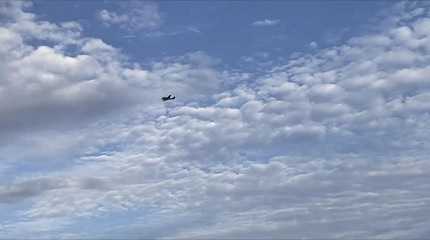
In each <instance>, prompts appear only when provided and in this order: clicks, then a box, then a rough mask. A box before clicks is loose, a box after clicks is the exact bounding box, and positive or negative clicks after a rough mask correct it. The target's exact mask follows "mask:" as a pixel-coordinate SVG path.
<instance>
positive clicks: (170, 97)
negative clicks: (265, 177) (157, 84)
mask: <svg viewBox="0 0 430 240" xmlns="http://www.w3.org/2000/svg"><path fill="white" fill-rule="evenodd" d="M175 98H176V97H175V96H173V97H172V95H171V94H169V96H167V97H162V98H161V100H163V102H165V101H168V100H173V99H175Z"/></svg>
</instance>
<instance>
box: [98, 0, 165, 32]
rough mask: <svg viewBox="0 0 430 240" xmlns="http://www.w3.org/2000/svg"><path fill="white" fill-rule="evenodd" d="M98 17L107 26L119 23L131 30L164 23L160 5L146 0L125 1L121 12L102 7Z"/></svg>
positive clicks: (155, 27) (148, 28) (149, 28)
mask: <svg viewBox="0 0 430 240" xmlns="http://www.w3.org/2000/svg"><path fill="white" fill-rule="evenodd" d="M97 19H98V20H100V21H101V22H102V23H104V24H105V25H107V26H111V25H117V26H119V27H120V28H122V29H124V30H127V31H131V32H135V31H139V30H154V29H158V28H159V27H160V25H161V23H162V18H161V15H160V13H159V9H158V5H157V4H156V3H154V2H146V1H129V2H126V3H123V4H121V5H120V9H119V12H118V11H109V10H107V9H102V10H100V11H99V12H98V13H97Z"/></svg>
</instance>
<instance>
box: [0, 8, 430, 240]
mask: <svg viewBox="0 0 430 240" xmlns="http://www.w3.org/2000/svg"><path fill="white" fill-rule="evenodd" d="M424 7H425V6H423V8H424ZM393 9H394V10H392V11H393V13H396V14H389V16H402V17H401V18H397V17H395V18H394V19H393V18H391V17H388V19H389V20H390V21H389V23H390V24H388V26H389V27H387V26H386V25H384V27H381V29H379V30H378V31H377V32H372V33H368V34H364V35H362V36H357V37H355V38H352V39H350V40H349V41H347V42H346V43H345V44H343V45H340V46H334V47H331V48H328V49H321V50H315V52H314V53H312V54H310V55H304V56H301V57H296V58H292V59H291V60H290V61H289V62H288V63H287V64H285V65H277V66H274V67H273V68H272V69H269V70H267V71H266V72H265V73H264V74H263V75H258V77H255V75H253V74H252V73H237V72H233V71H230V70H228V69H227V70H225V71H223V72H219V71H217V70H216V67H215V66H216V64H217V62H218V61H217V60H214V59H212V58H210V57H208V56H206V55H204V54H203V53H200V52H197V53H192V54H187V55H185V56H182V57H174V58H166V59H164V60H163V61H160V62H158V63H153V64H152V65H150V67H148V68H143V67H140V66H139V64H130V63H129V62H127V58H126V57H125V56H123V54H122V53H121V52H120V51H119V50H118V49H115V48H114V47H113V46H109V45H108V44H106V43H104V42H103V41H102V40H100V39H91V38H77V39H76V40H77V42H79V44H78V46H79V49H80V50H79V53H78V54H76V55H70V54H68V53H67V51H65V50H62V49H61V48H56V47H55V46H51V47H49V46H32V45H31V44H29V43H28V42H26V40H24V39H25V37H24V36H23V35H22V33H20V32H18V31H16V30H14V28H12V27H11V26H13V24H14V23H13V21H12V22H11V23H10V24H12V25H5V26H3V27H2V30H1V31H2V33H3V34H0V36H1V37H0V41H2V43H4V44H5V45H4V46H5V48H3V49H8V51H4V52H1V55H0V56H1V59H2V61H4V62H5V63H8V64H2V65H1V67H0V68H1V71H0V74H1V76H2V78H1V79H2V81H1V83H2V85H0V86H1V88H0V89H4V90H2V92H0V96H1V97H3V98H4V99H5V100H8V101H9V102H16V104H14V105H4V106H3V108H0V109H1V110H0V111H3V112H2V113H3V114H1V116H3V117H1V118H0V122H1V123H2V124H3V126H8V129H13V127H11V125H12V124H14V123H16V122H17V121H18V122H21V123H22V125H26V124H27V125H29V126H31V127H34V126H33V125H31V124H33V123H34V122H35V120H33V119H32V120H31V121H30V120H27V119H28V118H30V116H37V114H40V115H41V116H40V117H39V118H40V119H41V120H43V121H41V122H44V123H46V124H47V125H46V126H45V128H44V129H50V130H51V129H52V128H51V126H52V125H53V124H54V123H55V124H56V123H57V122H61V121H65V120H62V119H61V118H60V117H58V116H57V115H62V116H65V118H67V119H70V118H71V119H73V121H72V122H74V124H71V123H67V124H66V125H67V128H66V129H68V128H73V127H74V126H76V125H75V124H77V123H76V122H77V121H79V120H81V119H83V118H85V117H86V116H87V115H88V112H91V113H94V116H92V117H89V118H87V119H88V120H87V122H88V125H82V127H80V128H79V130H75V131H73V132H70V131H69V132H65V133H59V132H55V131H54V132H51V131H48V130H44V131H42V130H40V129H43V128H40V129H39V130H40V132H37V135H36V136H37V137H35V136H28V135H27V134H24V133H22V132H21V133H19V129H20V128H21V127H20V128H16V129H15V131H18V133H19V134H16V135H18V136H19V137H20V139H21V140H20V142H19V143H21V144H23V143H26V144H27V145H22V146H29V147H28V148H30V149H31V148H33V149H32V150H33V152H38V151H37V149H38V148H40V147H39V146H45V147H50V148H51V149H52V151H51V153H50V154H45V156H48V158H52V159H54V160H57V161H58V163H57V165H55V164H53V161H52V160H51V161H49V164H47V163H46V162H47V161H48V160H45V161H43V160H39V161H37V163H36V164H34V163H33V165H31V162H30V161H29V160H34V159H35V157H34V156H33V154H32V152H31V151H30V150H29V149H26V151H29V152H30V154H29V155H25V154H24V155H23V156H22V157H21V158H22V160H21V161H19V162H18V161H13V160H16V158H17V156H18V155H19V154H18V153H20V150H21V152H22V151H23V150H22V149H21V148H17V147H15V146H9V147H7V148H5V147H3V148H0V151H1V153H2V154H1V155H2V156H6V157H8V158H12V160H9V161H8V163H9V165H6V166H4V167H2V168H0V171H2V174H3V173H4V174H5V176H11V175H12V174H13V173H20V174H18V175H17V176H14V177H13V178H11V179H9V180H8V181H5V183H3V186H2V187H0V203H1V205H0V211H2V212H3V211H5V210H4V209H6V208H13V207H16V208H19V210H17V211H14V212H13V213H10V211H8V214H11V215H7V216H11V219H13V220H12V221H6V220H3V219H1V218H0V232H2V234H3V235H5V236H13V237H16V236H18V237H22V238H29V237H32V236H35V235H34V234H35V233H38V234H37V235H36V236H42V235H43V236H48V237H53V236H54V237H65V238H66V237H70V238H76V237H80V238H84V237H88V238H90V237H94V236H96V237H100V238H103V237H107V236H109V237H118V238H136V239H137V238H162V237H166V238H199V239H201V238H217V239H218V238H226V239H231V238H246V239H248V238H258V239H260V238H267V237H268V236H269V237H270V238H303V237H305V238H321V237H325V238H406V237H415V238H422V237H424V236H427V235H428V234H429V230H428V227H427V226H428V224H429V221H428V217H427V215H428V214H426V212H428V210H429V209H430V205H429V204H428V202H429V201H428V200H429V197H430V196H429V192H428V190H427V189H429V184H428V178H429V170H430V169H429V167H430V164H429V162H428V160H427V156H428V154H429V149H428V148H427V147H426V145H425V143H426V142H428V141H429V137H428V136H430V135H429V130H428V126H429V125H430V119H429V117H428V116H429V114H428V111H429V110H430V109H429V107H428V104H427V102H428V100H429V98H430V97H429V84H428V83H429V81H428V79H427V78H426V76H428V71H429V70H428V67H427V66H428V62H429V61H430V59H429V58H428V54H429V52H428V44H429V39H430V36H428V34H427V32H426V30H425V27H422V26H426V25H425V24H427V23H426V19H427V16H424V15H423V13H422V12H423V11H416V10H417V9H419V8H417V7H413V6H409V5H403V4H400V5H395V6H394V8H393ZM425 9H427V8H425ZM414 12H415V13H414ZM424 12H425V11H424ZM18 13H20V12H19V11H18ZM20 14H24V13H20ZM417 14H418V15H417ZM410 16H415V17H412V18H410ZM417 16H418V17H417ZM408 19H409V20H408ZM33 21H35V23H34V24H38V22H37V20H36V19H33ZM58 26H61V25H58ZM60 29H61V27H60ZM52 41H54V40H52ZM0 51H1V50H0ZM3 59H5V60H3ZM106 59H109V61H106ZM113 59H116V60H113ZM131 66H132V67H131ZM10 69H14V71H9V70H10ZM10 72H13V73H10ZM72 76H73V77H72ZM107 76H109V77H107ZM251 80H252V81H251ZM232 83H234V84H232ZM226 86H227V87H226ZM132 89H138V90H139V91H136V93H134V92H133V90H132ZM166 91H175V94H177V95H178V96H180V97H178V99H179V101H178V102H177V103H167V104H166V105H165V106H161V104H160V103H156V102H159V100H158V97H159V95H161V94H162V93H164V92H166ZM125 92H126V93H127V96H126V94H124V93H125ZM130 93H133V94H132V96H133V97H131V98H128V95H129V94H130ZM14 94H15V95H17V96H15V95H14ZM18 96H19V97H18ZM112 96H114V97H113V98H112ZM208 96H209V97H208ZM115 97H116V98H115ZM124 99H126V100H128V101H125V100H124ZM135 99H137V100H138V101H135ZM154 99H156V100H154ZM130 103H133V104H130ZM129 105H132V107H133V111H125V112H121V114H112V115H109V117H105V118H100V117H99V116H101V113H100V112H103V111H101V110H100V109H104V111H108V112H111V113H119V110H117V108H118V107H117V106H121V107H125V106H129ZM81 108H84V110H85V109H87V111H88V112H85V111H83V112H84V113H85V114H82V115H80V114H81V112H80V109H81ZM166 109H167V110H168V111H167V112H164V110H166ZM98 111H100V112H98ZM6 113H9V114H6ZM42 113H43V114H42ZM30 114H31V115H30ZM42 115H43V117H42ZM60 120H61V121H60ZM36 122H37V121H36ZM24 123H26V124H24ZM30 123H31V124H30ZM48 123H49V124H48ZM7 124H9V125H7ZM47 126H49V128H47ZM1 131H2V133H3V132H7V131H10V130H6V127H5V128H2V130H1ZM23 139H24V140H25V141H24V140H23ZM42 139H44V141H42ZM51 139H52V140H51ZM35 143H39V144H40V145H35ZM65 152H69V153H70V154H65ZM59 153H62V154H63V155H61V154H59ZM41 159H43V157H42V158H41ZM23 161H26V162H25V163H26V164H25V165H23V164H22V162H23ZM54 162H55V161H54ZM19 163H20V164H19ZM23 166H27V169H28V168H29V166H35V167H34V169H32V170H31V171H29V170H27V169H26V168H24V167H23ZM53 166H55V167H53ZM20 168H21V169H20ZM42 175H43V177H42ZM16 204H19V205H16ZM24 205H25V206H24ZM5 206H6V207H5ZM1 207H3V208H1ZM127 214H128V215H127ZM125 216H126V217H125ZM52 219H55V220H58V223H59V224H58V225H57V227H56V228H49V227H48V226H49V224H52V221H53V220H52ZM118 219H127V220H121V221H118ZM82 222H84V224H82ZM86 223H88V224H89V225H94V227H91V229H88V228H85V226H83V225H85V224H86ZM309 229H312V231H309ZM19 230H21V231H19ZM76 232H81V233H82V235H79V236H76V235H73V234H70V233H76Z"/></svg>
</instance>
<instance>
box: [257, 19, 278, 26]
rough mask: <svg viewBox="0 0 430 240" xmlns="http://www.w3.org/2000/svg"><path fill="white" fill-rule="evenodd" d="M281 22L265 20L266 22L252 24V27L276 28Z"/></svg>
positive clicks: (259, 21) (260, 21)
mask: <svg viewBox="0 0 430 240" xmlns="http://www.w3.org/2000/svg"><path fill="white" fill-rule="evenodd" d="M280 22H281V21H280V20H279V19H264V20H258V21H255V22H253V23H252V26H256V27H267V26H274V25H278V24H279V23H280Z"/></svg>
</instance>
